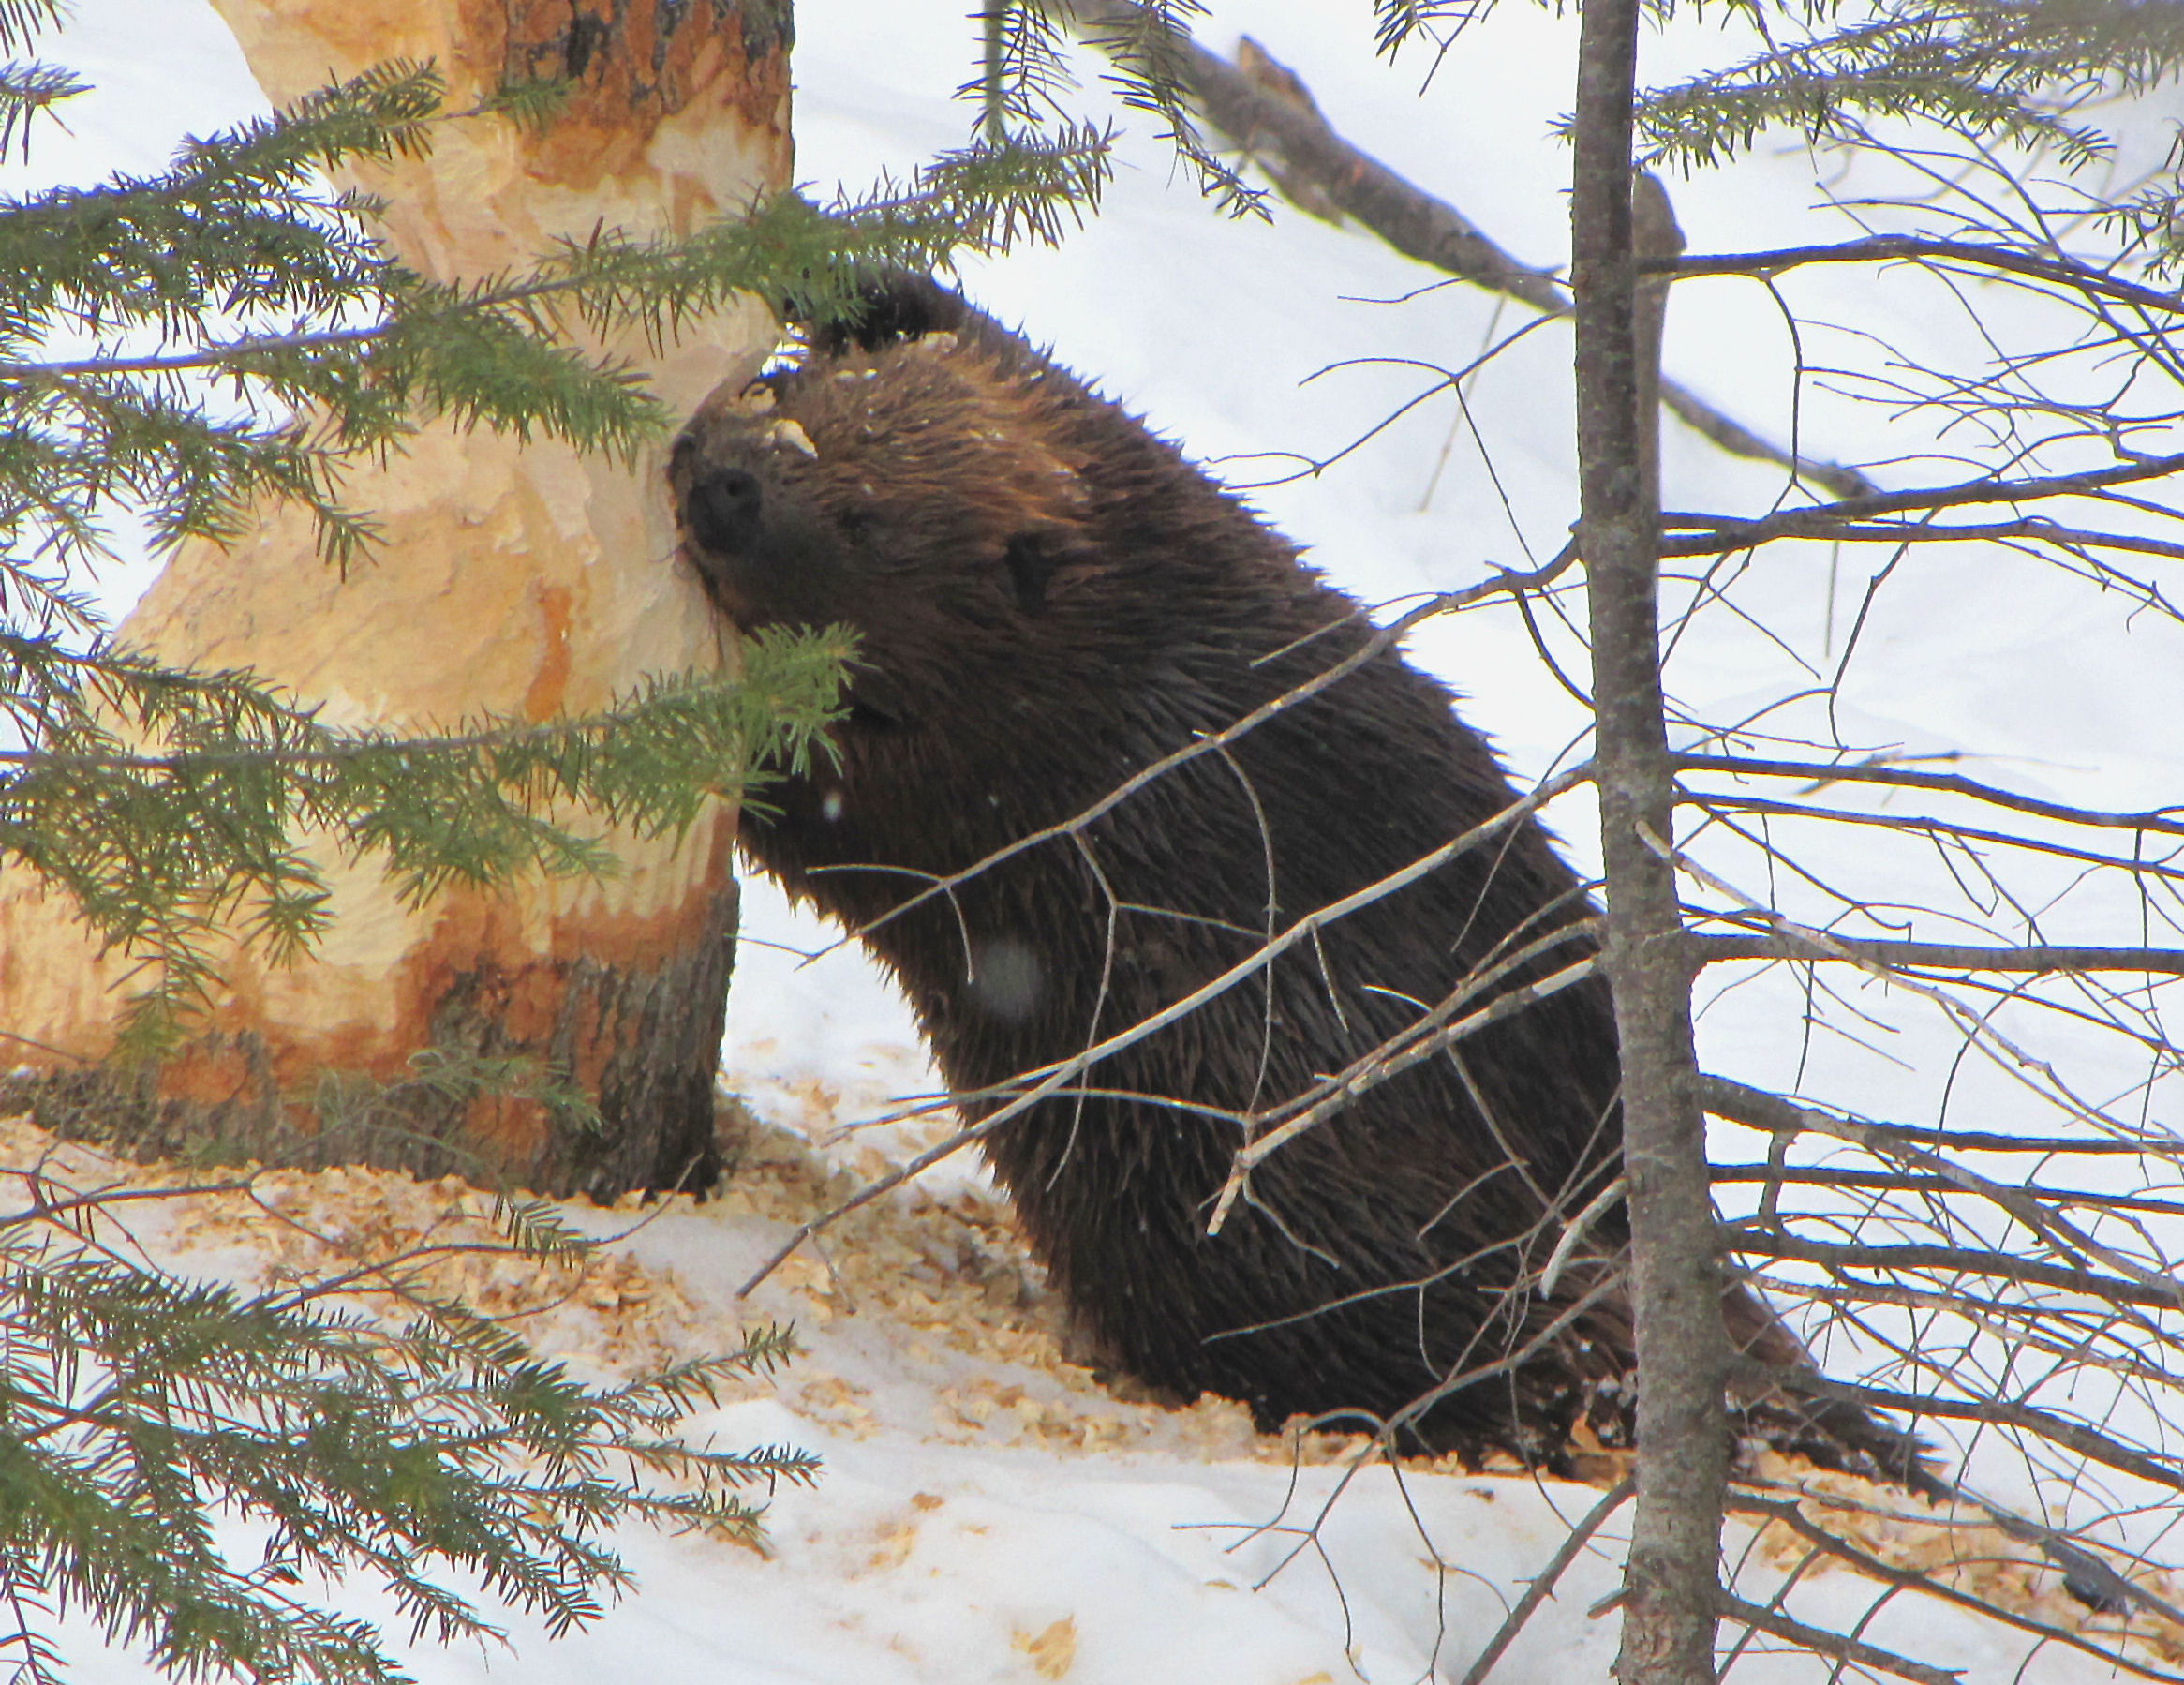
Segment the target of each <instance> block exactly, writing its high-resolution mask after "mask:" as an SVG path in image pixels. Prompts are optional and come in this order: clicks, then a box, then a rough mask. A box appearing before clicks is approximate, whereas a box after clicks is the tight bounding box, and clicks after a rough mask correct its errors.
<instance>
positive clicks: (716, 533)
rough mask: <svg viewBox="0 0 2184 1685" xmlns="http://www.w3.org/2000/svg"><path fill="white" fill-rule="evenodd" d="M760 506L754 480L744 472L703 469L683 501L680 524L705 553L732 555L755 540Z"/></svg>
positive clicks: (762, 515)
mask: <svg viewBox="0 0 2184 1685" xmlns="http://www.w3.org/2000/svg"><path fill="white" fill-rule="evenodd" d="M764 502H765V499H764V495H763V494H762V493H761V491H760V489H759V484H758V476H757V475H756V474H754V473H752V472H750V470H748V469H740V468H717V469H707V470H705V471H704V472H702V473H700V474H699V476H698V478H697V480H696V482H695V483H694V484H693V485H691V489H690V495H689V496H688V497H686V498H685V499H684V500H683V506H682V524H683V527H684V529H686V530H687V531H688V532H689V533H690V535H691V537H692V538H694V539H696V540H697V541H698V543H699V544H703V545H704V546H705V547H706V549H708V550H711V551H712V552H714V553H715V554H716V555H722V556H726V555H733V554H734V553H735V552H736V551H738V550H743V549H747V548H749V547H750V543H751V541H752V540H753V539H755V538H757V537H758V530H759V528H760V526H761V525H763V524H764V521H765V512H764Z"/></svg>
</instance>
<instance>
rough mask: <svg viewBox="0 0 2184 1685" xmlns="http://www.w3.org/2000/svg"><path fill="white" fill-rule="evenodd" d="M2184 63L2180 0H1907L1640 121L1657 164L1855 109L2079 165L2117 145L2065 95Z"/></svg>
mask: <svg viewBox="0 0 2184 1685" xmlns="http://www.w3.org/2000/svg"><path fill="white" fill-rule="evenodd" d="M2180 64H2184V7H2179V6H2177V5H2176V4H2174V3H2173V0H2152V3H2149V4H2146V5H2132V6H2117V5H2112V4H2106V3H2105V0H1894V3H1893V4H1888V5H1884V6H1882V7H1879V8H1878V11H1877V13H1876V14H1875V15H1873V16H1871V17H1869V18H1868V19H1867V20H1865V21H1863V22H1859V23H1856V24H1854V25H1852V26H1850V27H1849V28H1846V29H1841V30H1837V31H1835V32H1834V33H1832V34H1828V35H1823V36H1820V37H1815V38H1812V39H1809V40H1806V41H1803V42H1795V43H1791V44H1789V45H1787V46H1775V45H1770V47H1769V50H1768V51H1767V52H1763V53H1761V54H1758V55H1756V56H1754V57H1752V58H1749V59H1747V60H1746V61H1745V62H1744V63H1742V64H1740V65H1736V66H1733V67H1731V68H1729V69H1727V70H1722V71H1716V72H1711V73H1708V74H1706V75H1702V76H1699V77H1694V78H1692V79H1690V80H1688V81H1686V82H1681V83H1678V84H1676V85H1675V86H1672V87H1669V88H1663V89H1657V90H1654V91H1651V92H1649V93H1647V94H1646V95H1644V96H1643V97H1642V98H1641V99H1640V101H1639V105H1638V110H1637V124H1638V132H1639V139H1640V145H1641V148H1642V151H1643V153H1644V155H1645V159H1646V161H1647V162H1649V163H1664V164H1675V165H1679V166H1681V167H1683V168H1684V169H1686V170H1689V169H1691V168H1694V167H1697V166H1701V165H1704V166H1711V165H1715V164H1718V163H1721V162H1724V161H1726V160H1727V159H1728V158H1730V157H1733V156H1734V155H1735V154H1737V153H1739V152H1744V151H1747V150H1749V148H1750V147H1751V145H1752V143H1753V142H1754V141H1755V140H1756V139H1757V138H1758V136H1759V134H1760V133H1761V131H1762V130H1764V129H1767V128H1770V127H1794V128H1797V129H1800V130H1802V131H1803V132H1804V133H1805V135H1806V137H1807V138H1808V139H1809V140H1811V141H1813V142H1819V141H1822V140H1826V139H1830V138H1840V137H1842V136H1845V135H1847V134H1848V133H1849V132H1850V127H1851V125H1852V122H1853V118H1854V117H1855V118H1859V119H1870V118H1907V117H1912V118H1923V119H1926V120H1929V121H1933V122H1937V123H1940V124H1942V125H1944V126H1946V127H1950V128H1952V129H1954V131H1956V132H1957V133H1959V134H1962V135H1965V136H1967V137H1969V138H1971V139H1975V140H1986V139H2001V140H2005V141H2008V142H2012V143H2013V144H2017V145H2022V146H2031V145H2038V144H2043V143H2047V144H2053V145H2054V146H2056V147H2057V148H2058V151H2059V152H2060V154H2061V156H2062V157H2063V158H2064V160H2065V161H2066V163H2068V164H2070V165H2073V166H2076V165H2081V164H2085V163H2088V162H2091V161H2092V160H2094V159H2096V158H2099V157H2103V156H2105V155H2106V152H2107V150H2108V143H2107V142H2106V140H2105V139H2104V138H2103V137H2102V135H2101V134H2100V133H2099V132H2098V131H2096V130H2093V129H2090V128H2087V127H2078V126H2073V125H2072V124H2070V123H2068V122H2067V121H2065V120H2064V119H2063V118H2062V117H2061V116H2060V115H2058V112H2057V110H2056V102H2057V101H2058V100H2060V101H2062V102H2064V103H2069V102H2071V101H2074V100H2077V99H2081V98H2083V97H2086V96H2087V95H2089V94H2092V93H2094V92H2097V91H2099V90H2101V89H2102V88H2105V87H2117V86H2120V87H2122V88H2124V89H2135V88H2142V87H2145V86H2147V85H2149V84H2150V83H2152V82H2155V81H2158V80H2159V79H2161V78H2162V76H2164V75H2167V74H2169V73H2170V72H2171V71H2173V70H2174V69H2176V68H2177V67H2178V66H2179V65H2180ZM1567 127H1568V123H1567V119H1566V120H1565V122H1564V125H1563V128H1564V130H1565V132H1567Z"/></svg>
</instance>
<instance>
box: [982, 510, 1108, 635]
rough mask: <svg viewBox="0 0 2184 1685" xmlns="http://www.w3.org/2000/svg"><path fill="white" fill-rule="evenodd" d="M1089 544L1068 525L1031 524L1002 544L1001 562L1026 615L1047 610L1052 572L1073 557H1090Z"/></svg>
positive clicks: (1020, 606) (1087, 558)
mask: <svg viewBox="0 0 2184 1685" xmlns="http://www.w3.org/2000/svg"><path fill="white" fill-rule="evenodd" d="M1091 557H1092V545H1091V544H1088V543H1086V542H1085V540H1084V538H1083V536H1082V535H1081V534H1079V533H1077V531H1075V530H1073V529H1070V528H1067V527H1032V528H1027V529H1025V530H1023V531H1021V532H1018V533H1017V534H1016V535H1015V536H1014V537H1012V538H1011V539H1010V540H1009V541H1008V543H1007V544H1004V545H1003V547H1002V553H1001V559H1002V564H1003V566H1004V567H1006V568H1007V569H1008V577H1009V584H1010V585H1011V586H1012V587H1013V588H1014V589H1015V591H1016V598H1017V606H1018V608H1020V609H1022V610H1023V611H1024V613H1026V614H1028V615H1043V614H1045V613H1046V612H1047V586H1048V585H1049V584H1051V583H1052V582H1053V579H1054V575H1055V574H1059V573H1060V572H1062V569H1063V568H1065V567H1067V566H1069V564H1070V563H1071V562H1073V561H1084V560H1089V559H1091Z"/></svg>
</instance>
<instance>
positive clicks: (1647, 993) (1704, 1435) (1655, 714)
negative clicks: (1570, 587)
mask: <svg viewBox="0 0 2184 1685" xmlns="http://www.w3.org/2000/svg"><path fill="white" fill-rule="evenodd" d="M1639 9H1640V8H1639V3H1638V0H1587V4H1586V6H1585V7H1584V8H1583V11H1582V24H1581V31H1580V36H1579V67H1578V93H1577V131H1576V156H1575V176H1574V180H1573V182H1572V194H1571V201H1570V218H1571V229H1572V255H1573V259H1574V261H1573V266H1572V278H1573V282H1574V290H1575V293H1576V300H1577V308H1576V315H1577V406H1578V407H1577V425H1578V464H1579V475H1580V497H1581V506H1580V515H1579V524H1578V542H1579V548H1580V549H1581V551H1582V554H1583V557H1584V564H1585V574H1586V583H1587V592H1588V596H1589V599H1590V604H1591V616H1592V645H1593V706H1594V711H1595V719H1596V728H1595V729H1596V747H1595V751H1594V765H1595V768H1596V773H1597V784H1598V789H1599V798H1600V835H1601V844H1602V851H1603V854H1604V857H1605V860H1606V869H1607V901H1608V925H1607V940H1606V946H1605V954H1604V959H1605V962H1606V965H1607V969H1608V974H1609V977H1610V980H1611V981H1612V984H1613V987H1614V993H1615V1021H1616V1030H1617V1033H1618V1035H1619V1036H1620V1037H1621V1041H1622V1054H1623V1135H1624V1148H1623V1155H1624V1166H1625V1171H1626V1174H1627V1177H1628V1178H1629V1194H1628V1199H1629V1206H1630V1227H1631V1264H1630V1270H1631V1301H1632V1305H1633V1309H1634V1314H1635V1319H1636V1323H1637V1331H1638V1459H1637V1471H1636V1473H1637V1487H1638V1495H1637V1509H1636V1513H1635V1516H1634V1521H1633V1532H1632V1538H1631V1542H1630V1558H1629V1562H1628V1566H1627V1570H1626V1578H1625V1592H1626V1599H1627V1601H1626V1603H1625V1605H1624V1612H1623V1647H1622V1651H1621V1654H1620V1655H1619V1656H1618V1657H1617V1658H1616V1663H1615V1671H1616V1676H1617V1678H1620V1679H1621V1680H1622V1681H1623V1685H1701V1682H1710V1681H1711V1680H1712V1679H1713V1678H1714V1635H1715V1625H1716V1603H1717V1601H1718V1591H1717V1568H1716V1564H1717V1562H1718V1558H1719V1553H1720V1537H1721V1506H1722V1498H1723V1485H1724V1481H1725V1479H1726V1476H1727V1473H1728V1453H1729V1435H1728V1429H1727V1425H1726V1423H1725V1421H1724V1416H1723V1409H1722V1386H1723V1381H1724V1379H1725V1375H1726V1368H1727V1346H1726V1340H1725V1336H1724V1334H1723V1330H1722V1321H1721V1284H1720V1277H1719V1270H1718V1267H1717V1265H1716V1256H1715V1234H1714V1209H1713V1205H1712V1202H1711V1200H1710V1198H1709V1194H1708V1184H1707V1167H1706V1141H1705V1119H1704V1114H1703V1113H1702V1112H1701V1110H1700V1108H1699V1106H1698V1103H1697V1101H1696V1099H1695V1097H1694V1093H1693V1087H1692V1083H1691V1075H1692V1072H1693V1070H1694V1061H1693V1055H1692V1040H1691V1012H1690V999H1691V996H1690V984H1691V977H1690V972H1689V969H1688V967H1687V963H1686V959H1685V957H1684V953H1683V949H1682V945H1681V935H1682V928H1683V927H1682V917H1681V911H1680V907H1679V904H1678V902H1677V897H1676V882H1675V873H1674V870H1673V868H1672V866H1671V863H1670V862H1669V861H1668V860H1667V859H1665V858H1663V857H1662V855H1661V853H1660V852H1659V850H1660V848H1661V847H1662V846H1665V845H1666V843H1667V842H1668V841H1669V840H1670V839H1671V838H1672V837H1673V835H1674V831H1673V829H1672V828H1671V812H1672V805H1673V803H1672V778H1671V768H1670V766H1669V760H1668V738H1667V731H1666V726H1665V723H1664V720H1663V717H1662V706H1661V687H1660V634H1659V624H1658V598H1657V575H1658V569H1659V548H1658V538H1657V529H1658V520H1657V516H1658V509H1659V488H1658V485H1657V480H1656V472H1655V462H1656V457H1655V451H1654V444H1653V441H1652V440H1651V439H1650V438H1649V435H1651V434H1652V433H1653V431H1654V429H1655V428H1656V427H1657V415H1658V405H1657V397H1656V395H1655V393H1656V387H1655V382H1656V381H1657V380H1658V372H1659V364H1658V345H1657V342H1656V343H1653V344H1650V345H1649V344H1648V343H1647V341H1648V340H1652V339H1654V338H1655V336H1653V335H1649V334H1645V333H1642V332H1641V331H1640V329H1639V326H1638V316H1639V311H1640V298H1639V291H1640V290H1639V287H1638V275H1637V254H1636V252H1635V249H1634V239H1633V216H1632V170H1631V99H1632V94H1633V90H1634V83H1635V76H1636V66H1637V38H1638V20H1639ZM1649 186H1650V184H1649ZM1656 190H1657V189H1656ZM1664 203H1665V201H1664ZM1658 220H1659V222H1660V223H1661V224H1662V226H1663V227H1664V228H1666V227H1671V226H1672V225H1671V224H1669V223H1668V221H1667V218H1666V216H1665V209H1664V212H1663V214H1662V215H1661V216H1660V217H1659V218H1658ZM1664 244H1665V241H1664ZM1649 357H1650V358H1651V359H1652V361H1651V363H1650V365H1647V364H1646V359H1647V358H1649Z"/></svg>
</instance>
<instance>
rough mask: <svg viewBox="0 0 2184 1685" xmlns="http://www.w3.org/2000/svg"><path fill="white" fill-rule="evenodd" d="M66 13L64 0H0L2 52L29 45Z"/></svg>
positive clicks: (0, 44) (0, 42)
mask: <svg viewBox="0 0 2184 1685" xmlns="http://www.w3.org/2000/svg"><path fill="white" fill-rule="evenodd" d="M64 15H65V14H64V12H63V9H62V0H0V52H14V51H15V50H16V49H17V48H18V47H26V46H28V45H29V44H30V43H31V42H32V41H34V40H36V39H37V37H39V36H40V35H41V34H43V33H44V32H45V31H46V30H48V29H51V28H52V27H53V25H55V24H56V23H58V22H60V21H61V19H62V17H63V16H64Z"/></svg>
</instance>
